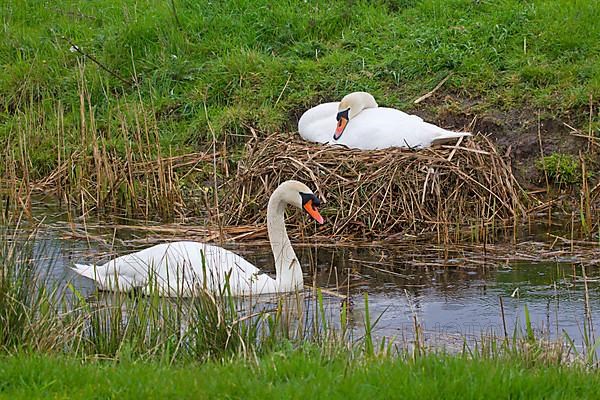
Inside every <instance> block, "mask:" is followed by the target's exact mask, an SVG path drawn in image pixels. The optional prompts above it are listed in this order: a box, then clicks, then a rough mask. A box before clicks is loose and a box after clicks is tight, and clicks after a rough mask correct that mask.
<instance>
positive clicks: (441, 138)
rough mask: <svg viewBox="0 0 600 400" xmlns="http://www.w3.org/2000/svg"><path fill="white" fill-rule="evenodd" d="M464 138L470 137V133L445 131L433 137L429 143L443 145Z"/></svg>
mask: <svg viewBox="0 0 600 400" xmlns="http://www.w3.org/2000/svg"><path fill="white" fill-rule="evenodd" d="M465 136H471V133H470V132H452V131H447V130H444V131H443V132H442V133H440V134H439V135H438V136H436V137H435V139H433V140H432V141H431V144H432V145H433V144H445V143H448V142H452V141H454V140H456V139H458V138H461V137H465Z"/></svg>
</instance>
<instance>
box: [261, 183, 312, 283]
mask: <svg viewBox="0 0 600 400" xmlns="http://www.w3.org/2000/svg"><path fill="white" fill-rule="evenodd" d="M285 206H286V203H285V202H284V201H283V200H282V199H281V196H280V193H278V192H277V191H276V192H274V193H273V195H272V196H271V198H270V199H269V205H268V206H267V232H268V234H269V242H270V243H271V250H273V257H274V258H275V270H276V273H277V276H276V278H275V280H276V283H277V288H278V291H293V290H294V289H301V288H302V285H303V284H304V282H303V278H302V269H301V267H300V263H299V262H298V259H297V258H296V253H294V249H293V248H292V244H291V243H290V239H289V238H288V235H287V231H286V229H285Z"/></svg>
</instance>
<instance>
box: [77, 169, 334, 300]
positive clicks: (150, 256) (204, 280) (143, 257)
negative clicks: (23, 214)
mask: <svg viewBox="0 0 600 400" xmlns="http://www.w3.org/2000/svg"><path fill="white" fill-rule="evenodd" d="M288 204H291V205H293V206H296V207H298V208H303V209H304V210H305V211H306V212H307V213H308V214H309V215H310V216H311V217H312V218H314V219H315V220H316V221H317V222H318V223H320V224H322V223H323V217H321V214H319V211H318V209H317V207H318V206H319V205H320V201H319V199H318V198H317V196H315V195H314V194H313V192H312V191H311V190H310V189H309V188H308V187H307V186H306V185H304V184H303V183H300V182H298V181H292V180H290V181H286V182H283V183H282V184H281V185H279V186H278V187H277V189H275V191H274V192H273V194H272V195H271V197H270V198H269V203H268V205H267V231H268V235H269V241H270V243H271V249H272V251H273V256H274V257H275V269H276V277H275V279H273V278H271V277H269V276H268V275H266V274H264V273H261V272H260V270H259V269H258V268H256V267H255V266H254V265H252V264H251V263H249V262H248V261H246V260H245V259H244V258H242V257H241V256H239V255H237V254H235V253H233V252H231V251H229V250H225V249H223V248H221V247H218V246H213V245H210V244H205V243H198V242H173V243H163V244H159V245H156V246H152V247H150V248H147V249H144V250H141V251H138V252H137V253H132V254H128V255H124V256H121V257H117V258H115V259H113V260H111V261H109V262H107V263H106V264H104V265H100V266H94V265H78V264H75V266H74V268H73V269H74V271H75V272H76V273H78V274H79V275H82V276H85V277H88V278H91V279H93V280H95V281H96V284H97V285H98V286H99V287H100V288H101V289H104V290H116V291H128V290H131V289H133V288H140V289H142V292H143V293H148V292H149V291H150V290H151V289H152V288H154V289H157V290H158V291H159V293H160V294H161V295H163V296H193V295H194V294H195V293H196V292H197V290H198V289H200V288H203V287H206V289H208V290H210V291H213V292H216V291H218V290H222V289H223V288H224V287H225V285H226V282H228V283H229V289H230V293H231V294H232V295H246V294H257V295H258V294H267V293H277V292H289V291H294V290H297V289H301V288H302V287H303V278H302V269H301V267H300V263H299V262H298V259H297V258H296V254H295V253H294V250H293V249H292V245H291V243H290V240H289V238H288V235H287V232H286V229H285V224H284V218H285V215H284V211H285V207H286V205H288Z"/></svg>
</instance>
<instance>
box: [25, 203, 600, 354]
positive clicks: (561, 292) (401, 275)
mask: <svg viewBox="0 0 600 400" xmlns="http://www.w3.org/2000/svg"><path fill="white" fill-rule="evenodd" d="M36 213H37V214H38V215H44V219H43V222H42V223H41V224H40V226H39V228H38V231H37V232H38V233H37V236H36V239H35V240H34V258H35V260H36V262H37V264H38V266H39V272H40V275H42V276H43V278H44V279H45V280H46V281H47V282H48V284H50V285H58V286H62V287H65V286H66V285H65V284H66V283H67V282H70V283H72V285H73V286H74V287H75V288H77V289H78V290H79V291H80V292H81V293H82V294H83V295H84V296H87V295H91V294H92V293H93V292H94V284H93V282H92V281H90V280H89V279H86V278H82V277H80V276H78V275H76V274H74V273H73V272H72V271H71V270H70V268H69V266H71V265H72V264H73V263H74V262H83V263H93V262H96V263H102V262H105V261H107V260H108V259H110V257H112V256H114V255H115V254H125V253H127V252H130V251H134V250H139V247H140V246H142V247H146V246H147V245H144V235H145V233H143V232H142V233H140V232H137V233H136V234H135V235H132V233H131V232H124V231H122V230H121V229H116V228H111V227H110V226H107V227H106V228H101V229H96V231H95V232H91V233H93V234H96V236H93V235H92V237H95V238H96V239H89V238H87V237H85V235H80V237H77V236H78V235H75V236H76V237H73V234H72V233H73V232H74V231H73V230H72V229H71V226H70V224H68V223H67V222H65V221H66V220H67V219H66V217H65V215H64V213H63V212H62V211H60V210H59V209H58V208H57V207H56V206H55V205H53V203H52V202H41V203H39V204H38V207H37V210H36ZM79 226H81V224H80V225H79ZM88 233H89V232H88ZM67 234H68V235H67ZM134 236H135V238H134ZM132 239H135V240H132ZM163 240H164V241H166V240H172V237H166V236H165V237H164V238H161V237H156V236H153V237H152V242H153V243H156V242H160V241H163ZM292 242H293V243H294V242H296V253H297V254H298V257H299V259H300V262H301V264H302V266H303V271H304V273H305V284H306V285H312V284H313V281H314V282H315V284H316V286H317V287H320V288H324V289H327V290H326V291H325V294H324V299H325V306H326V309H327V310H326V313H327V315H328V316H329V318H330V320H331V322H332V323H333V324H334V325H335V324H336V323H337V321H338V320H339V313H340V308H341V304H342V298H343V297H344V296H346V295H349V298H350V301H349V304H350V305H351V310H350V313H349V323H350V326H351V327H353V328H354V331H355V334H356V336H360V335H361V334H362V332H363V324H364V294H365V293H367V294H368V299H369V309H370V315H371V322H374V321H377V323H376V324H375V334H376V335H377V336H379V337H382V336H386V337H395V338H397V339H399V340H406V341H410V340H413V339H414V334H415V324H418V325H419V326H420V327H421V328H423V330H424V332H425V340H426V344H429V345H432V346H444V347H452V346H453V345H456V346H461V345H462V343H463V339H465V338H467V339H469V340H478V339H480V338H481V337H482V336H487V335H495V336H498V337H503V336H504V335H505V334H508V335H509V336H512V335H513V334H514V333H515V332H523V331H524V323H525V317H524V310H525V307H527V308H528V310H529V313H530V316H531V321H532V324H533V327H534V330H535V332H536V335H543V336H545V337H548V338H549V339H555V340H564V337H565V336H564V335H565V333H566V334H567V335H568V336H569V337H570V338H572V339H573V341H574V342H575V343H576V344H578V345H581V343H583V341H584V332H583V326H584V322H585V319H586V311H585V310H586V301H585V299H586V291H585V287H584V282H583V279H582V269H585V271H586V274H587V277H588V293H587V294H588V298H589V309H590V310H591V318H592V321H593V327H594V331H595V332H596V333H598V332H600V326H599V325H598V322H597V321H600V270H599V269H598V266H600V247H598V246H597V247H596V248H592V249H589V248H588V249H586V250H585V252H586V253H585V257H583V256H582V255H583V253H581V254H577V253H575V254H573V253H571V252H570V250H569V249H567V250H565V249H560V248H558V247H553V246H548V244H547V243H541V242H539V241H531V242H526V241H522V242H521V243H520V244H519V245H518V246H512V247H510V246H509V247H507V248H505V249H504V248H502V247H496V248H493V247H491V246H488V247H487V248H485V249H483V248H482V246H477V245H475V246H470V247H469V246H462V247H460V246H457V247H455V248H452V249H448V248H444V247H440V246H434V245H423V244H421V245H418V244H411V245H393V246H388V247H378V248H375V247H360V246H358V247H354V248H335V247H303V246H298V243H297V241H295V240H293V239H292ZM134 244H135V245H136V248H135V249H134V248H133V245H134ZM544 246H546V247H551V250H552V251H551V252H549V251H546V252H544V256H543V257H539V256H538V255H536V254H538V253H539V254H541V252H540V251H539V249H540V248H541V247H544ZM232 250H234V251H236V252H239V253H240V254H242V255H243V256H244V257H246V258H247V259H248V260H249V261H251V262H252V263H254V264H255V265H257V266H259V267H260V268H261V269H262V270H263V271H265V272H267V273H271V274H274V264H273V259H272V255H271V253H270V249H269V247H268V246H261V247H256V246H255V247H234V248H232ZM484 250H485V251H484ZM517 256H518V257H517ZM517 258H520V259H521V261H515V259H517ZM540 258H543V259H544V260H545V261H539V259H540ZM522 260H527V261H522ZM332 293H338V295H335V294H332ZM500 299H502V302H503V306H504V309H503V310H502V308H501V306H500ZM308 302H310V301H309V300H307V303H308ZM271 304H272V303H271Z"/></svg>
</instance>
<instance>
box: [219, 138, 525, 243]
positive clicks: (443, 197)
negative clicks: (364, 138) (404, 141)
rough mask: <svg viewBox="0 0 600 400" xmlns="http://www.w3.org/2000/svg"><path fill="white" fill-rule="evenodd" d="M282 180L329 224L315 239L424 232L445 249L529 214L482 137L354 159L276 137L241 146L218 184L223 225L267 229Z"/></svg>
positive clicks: (346, 152) (356, 153)
mask: <svg viewBox="0 0 600 400" xmlns="http://www.w3.org/2000/svg"><path fill="white" fill-rule="evenodd" d="M287 179H297V180H299V181H302V182H304V183H306V184H307V185H308V186H309V187H311V188H312V189H313V190H314V191H315V193H316V194H317V195H318V196H319V197H320V199H321V200H322V201H323V203H324V204H323V205H322V206H321V213H322V215H323V216H324V217H325V219H326V224H325V225H324V226H322V227H321V228H319V233H320V234H323V235H328V236H339V238H340V240H341V239H344V238H348V239H349V238H363V239H377V240H381V239H384V240H385V239H388V238H394V237H398V236H401V235H406V234H410V235H419V234H423V233H425V232H429V233H435V234H437V235H438V238H439V239H440V240H442V241H443V240H445V239H450V237H451V236H452V234H453V233H454V232H462V233H464V232H465V231H466V232H470V234H471V235H473V234H476V235H480V233H481V232H483V231H486V230H487V229H488V228H490V227H494V226H500V225H504V226H506V225H510V226H513V225H516V224H514V222H515V221H516V219H517V218H519V217H520V216H522V215H524V214H525V212H526V210H525V205H524V203H525V202H526V198H525V194H524V192H523V191H522V190H521V188H520V187H519V185H518V183H517V181H516V180H515V178H514V176H513V174H512V172H511V168H510V165H509V164H508V163H507V162H505V160H504V159H503V158H502V157H501V156H500V155H499V154H498V153H497V151H496V148H495V147H494V145H493V144H492V143H491V141H489V140H488V139H487V138H486V137H485V136H481V135H478V136H476V137H473V138H468V139H465V140H464V141H462V142H459V143H457V144H455V145H445V146H441V147H436V148H428V149H423V150H418V151H414V150H405V149H386V150H375V151H361V150H351V149H346V148H342V147H337V146H322V145H318V144H309V143H306V142H304V141H301V139H300V138H298V137H297V136H291V135H283V134H275V135H271V136H268V137H266V138H260V139H253V140H251V141H250V142H248V143H247V145H246V151H245V156H244V157H243V159H242V160H240V161H239V163H238V168H237V171H236V173H235V174H234V175H233V176H232V177H231V179H229V180H228V181H227V182H225V183H224V184H223V185H222V186H221V194H222V197H221V201H220V206H221V208H222V209H223V210H227V213H226V214H227V215H226V216H225V218H226V219H225V220H224V221H223V223H224V224H226V225H230V224H240V223H243V224H250V223H264V218H265V215H264V214H265V208H266V207H265V205H266V204H267V201H268V199H269V196H270V195H271V193H272V192H273V190H274V189H275V188H276V187H277V185H278V184H279V183H280V182H283V181H285V180H287ZM465 228H467V229H466V230H465Z"/></svg>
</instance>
